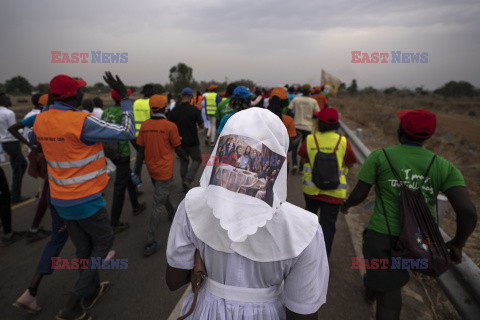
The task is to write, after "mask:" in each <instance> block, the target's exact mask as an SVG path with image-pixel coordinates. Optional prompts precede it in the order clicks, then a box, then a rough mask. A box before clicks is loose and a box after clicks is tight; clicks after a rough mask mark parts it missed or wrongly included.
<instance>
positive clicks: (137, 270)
mask: <svg viewBox="0 0 480 320" xmlns="http://www.w3.org/2000/svg"><path fill="white" fill-rule="evenodd" d="M201 141H203V139H201ZM202 148H203V149H204V150H202V151H203V153H210V152H209V150H210V149H209V148H205V147H203V146H202ZM2 168H3V169H4V171H5V173H6V174H7V176H8V178H9V179H10V175H11V170H10V167H9V166H8V165H6V166H5V165H4V166H2ZM144 169H145V168H144ZM178 171H179V170H178V161H177V162H176V167H175V173H174V183H173V185H172V188H171V192H170V196H171V200H172V202H173V203H174V204H177V203H179V202H180V201H181V200H182V199H183V197H184V193H183V192H182V188H181V185H180V182H179V181H180V179H179V172H178ZM199 177H200V173H199V174H198V177H197V180H198V178H199ZM142 178H143V181H144V182H145V183H144V186H143V190H144V193H143V195H142V196H141V199H140V200H141V201H144V202H146V204H147V210H146V211H145V212H144V213H143V214H142V215H140V216H137V217H134V216H133V215H132V214H131V207H130V204H129V203H128V197H127V201H126V205H125V206H124V210H123V213H122V221H126V222H128V223H130V229H128V230H126V231H124V232H122V233H120V234H118V235H117V236H116V237H115V243H114V249H115V250H116V252H117V258H128V269H126V270H103V271H101V279H104V280H109V281H111V283H112V284H113V286H112V288H111V290H110V291H109V292H108V294H106V295H105V296H104V297H103V298H102V300H101V301H100V303H99V304H98V305H97V306H96V307H95V308H94V309H93V310H92V311H91V315H92V317H93V319H101V320H110V319H111V320H113V319H118V320H122V319H141V320H148V319H160V320H161V319H167V318H168V317H169V315H170V314H171V312H172V310H173V309H174V307H175V305H176V304H177V302H178V301H179V299H180V298H181V296H182V294H183V293H184V291H185V288H186V287H184V288H182V289H180V290H178V291H176V292H170V291H169V290H168V289H167V287H166V284H165V280H164V275H165V268H166V257H165V246H163V247H162V249H161V250H160V251H159V252H157V253H156V254H154V255H152V256H151V257H149V258H144V257H143V255H142V248H143V245H144V241H145V237H146V225H147V221H148V220H147V219H148V217H149V214H150V210H151V202H152V191H153V188H152V185H151V183H150V180H149V179H148V176H147V171H146V170H143V177H142ZM300 178H301V176H300V175H295V176H289V179H288V199H287V200H288V201H290V202H292V203H294V204H296V205H299V206H302V207H303V206H304V200H303V194H302V191H301V179H300ZM23 181H24V195H26V196H33V195H34V194H35V193H36V191H37V189H38V182H37V181H35V180H34V179H32V178H31V177H29V176H28V175H25V178H24V180H23ZM112 193H113V187H112V183H110V184H109V186H108V187H107V189H106V190H105V199H106V201H107V203H108V205H107V208H108V209H110V205H111V201H112ZM35 208H36V201H32V202H30V203H27V204H25V205H23V206H20V207H18V208H16V209H14V210H13V228H14V230H26V229H27V228H28V227H29V226H30V223H31V221H32V219H33V216H34V213H35ZM50 223H51V219H50V217H49V214H48V212H47V214H46V215H45V218H44V220H43V222H42V226H43V227H44V228H47V229H50V227H48V226H49V225H50ZM169 228H170V223H169V221H168V219H167V217H166V216H165V217H163V220H162V224H161V226H160V228H159V230H158V237H159V239H160V240H161V241H162V242H163V243H165V242H166V241H167V237H168V231H169ZM46 241H47V240H46V239H45V240H42V241H38V242H35V243H33V244H27V243H26V242H25V240H22V241H19V242H18V243H15V244H13V245H11V246H10V247H6V248H0V320H10V319H12V320H13V319H15V320H17V319H18V320H22V319H32V316H31V315H28V314H26V313H24V312H22V311H20V310H17V309H15V308H13V307H12V306H11V304H12V302H14V301H15V299H16V298H17V297H18V296H19V295H20V294H21V293H23V291H24V290H25V289H26V287H27V286H28V284H29V282H30V280H31V277H32V276H33V273H34V271H35V267H36V264H37V262H38V259H39V257H40V255H41V252H42V250H43V247H44V245H45V243H46ZM61 256H62V258H67V259H71V258H74V257H75V250H74V247H73V245H72V243H71V242H70V241H68V242H67V244H66V246H65V248H64V249H63V251H62V254H61ZM352 256H356V254H355V252H354V248H353V245H352V240H351V237H350V233H349V229H348V227H347V223H346V221H345V218H344V217H343V216H339V219H338V222H337V234H336V237H335V242H334V245H333V251H332V255H331V258H330V283H329V290H328V296H327V303H326V304H325V305H324V306H323V307H322V308H321V310H320V317H319V318H320V319H357V320H359V319H372V318H373V312H372V308H371V306H370V305H368V304H366V303H365V301H364V298H363V288H362V285H361V276H360V273H359V272H358V271H357V270H351V269H350V266H351V260H350V257H352ZM76 279H77V272H76V271H75V270H56V271H55V272H54V274H53V275H51V276H48V277H45V278H44V280H43V282H42V284H41V286H40V288H39V293H38V295H37V297H38V302H39V304H40V306H42V307H43V311H42V312H41V313H40V314H39V315H38V316H36V317H35V318H36V319H42V320H43V319H54V317H55V314H56V312H57V311H58V309H59V308H61V307H62V306H63V305H64V303H65V302H66V300H67V299H68V292H69V290H70V289H71V288H72V287H73V285H74V283H75V281H76Z"/></svg>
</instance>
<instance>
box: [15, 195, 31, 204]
mask: <svg viewBox="0 0 480 320" xmlns="http://www.w3.org/2000/svg"><path fill="white" fill-rule="evenodd" d="M28 199H30V198H29V197H22V196H20V197H18V198H12V204H15V203H21V202H25V201H27V200H28Z"/></svg>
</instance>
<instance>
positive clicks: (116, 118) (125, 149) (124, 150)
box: [102, 106, 130, 158]
mask: <svg viewBox="0 0 480 320" xmlns="http://www.w3.org/2000/svg"><path fill="white" fill-rule="evenodd" d="M102 120H105V121H107V122H110V123H115V124H122V107H120V106H113V107H110V108H108V109H106V110H105V111H103V113H102ZM118 149H119V150H120V157H122V158H123V157H130V146H129V145H128V141H120V142H118Z"/></svg>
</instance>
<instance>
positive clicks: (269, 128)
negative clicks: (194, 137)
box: [166, 108, 329, 320]
mask: <svg viewBox="0 0 480 320" xmlns="http://www.w3.org/2000/svg"><path fill="white" fill-rule="evenodd" d="M224 135H238V136H245V137H248V138H250V139H254V140H257V141H258V142H260V143H262V144H263V145H264V146H266V147H267V148H269V149H270V150H271V151H272V152H274V153H276V154H277V155H278V158H279V159H280V160H281V169H280V170H279V172H278V176H276V177H273V178H274V179H275V183H274V184H273V186H271V188H272V190H271V192H272V193H273V203H272V204H271V205H269V204H268V203H266V202H265V201H263V200H261V199H258V198H255V197H252V196H249V195H246V194H240V193H235V192H233V191H230V190H227V189H225V188H223V187H221V186H218V185H213V184H209V182H210V176H211V174H212V169H213V168H212V167H211V166H210V167H206V168H205V171H204V172H203V175H202V178H201V181H200V185H201V186H200V187H198V188H194V189H192V190H190V192H189V193H188V194H187V195H186V197H185V200H184V201H182V202H181V204H180V205H179V207H178V210H177V213H176V215H175V219H174V221H173V223H172V227H171V229H170V235H169V238H168V245H167V262H168V266H167V272H166V281H167V284H168V286H169V288H170V289H171V290H176V289H178V288H180V287H182V286H184V285H185V284H187V283H189V282H190V270H192V269H193V267H194V260H195V259H194V256H195V251H196V250H198V251H199V252H200V255H201V257H202V260H203V262H204V264H205V267H206V272H207V278H206V279H205V280H204V281H203V283H202V286H201V288H200V291H199V295H198V301H197V304H196V308H195V310H194V312H193V314H192V315H190V316H189V317H188V318H187V319H195V320H196V319H202V320H203V319H221V320H224V319H225V320H230V319H232V320H237V319H238V320H240V319H246V320H249V319H251V320H253V319H263V320H278V319H280V320H282V319H317V318H318V310H319V308H320V306H321V305H322V304H324V303H325V301H326V295H327V287H328V276H329V268H328V260H327V255H326V251H325V244H324V241H323V233H322V229H321V227H320V225H319V224H318V219H316V217H315V216H313V215H312V214H311V213H309V212H307V211H305V210H303V209H301V208H299V207H297V206H294V205H292V204H290V203H288V202H286V195H287V189H286V185H287V171H286V166H287V163H286V161H285V159H286V154H287V151H288V141H289V139H288V134H287V131H286V129H285V126H284V125H283V123H282V121H281V120H280V119H279V118H278V117H277V116H276V115H274V114H273V113H271V112H270V111H269V110H266V109H260V108H251V109H248V110H244V111H241V112H238V113H236V114H235V115H233V116H232V117H231V118H230V119H229V121H228V122H227V124H226V126H225V128H224V130H223V131H222V134H221V136H224ZM219 140H220V139H219ZM217 147H218V145H217V146H215V149H214V150H213V152H212V157H213V156H214V155H215V154H216V148H217ZM192 301H193V293H192V292H190V293H189V294H188V296H187V298H186V299H185V301H184V304H183V307H182V315H183V314H186V313H187V311H188V310H189V309H190V306H191V305H192Z"/></svg>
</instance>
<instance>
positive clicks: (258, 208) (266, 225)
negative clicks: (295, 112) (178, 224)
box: [185, 108, 318, 261]
mask: <svg viewBox="0 0 480 320" xmlns="http://www.w3.org/2000/svg"><path fill="white" fill-rule="evenodd" d="M229 135H234V136H237V137H238V138H237V139H238V140H241V139H242V137H244V138H245V137H246V138H245V139H246V140H248V141H249V142H252V141H254V142H252V143H254V144H255V145H256V146H260V144H262V150H267V149H265V147H266V148H268V149H269V150H270V151H271V152H273V153H276V154H277V156H278V158H279V159H280V160H281V168H280V171H279V172H278V175H277V176H276V179H275V181H274V183H273V188H272V190H273V201H271V204H269V203H267V202H266V201H264V200H262V199H259V198H257V197H254V196H251V195H247V194H241V193H238V192H234V191H231V190H228V189H226V188H224V187H222V186H220V185H218V183H217V184H211V183H210V182H211V178H212V171H213V170H214V169H215V168H216V167H215V166H213V165H209V164H214V163H215V161H214V160H215V155H216V154H217V149H218V148H219V147H221V146H219V142H220V141H222V142H223V141H225V138H224V139H222V137H224V136H229ZM227 140H228V139H227ZM238 140H237V141H238ZM288 144H289V138H288V133H287V130H286V128H285V125H284V124H283V122H282V121H281V120H280V118H279V117H278V116H277V115H275V114H273V113H272V112H271V111H269V110H267V109H263V108H250V109H247V110H244V111H240V112H237V113H236V114H234V115H233V116H232V117H230V119H228V122H227V123H226V125H225V127H224V129H223V131H222V134H221V135H220V137H219V139H218V141H217V144H216V145H215V148H214V150H213V152H212V154H211V156H210V159H209V162H208V163H209V164H207V166H206V168H205V170H204V172H203V175H202V177H201V179H200V187H199V188H194V189H192V190H190V192H189V193H188V194H187V196H186V198H185V206H186V211H187V215H188V217H189V221H190V224H191V226H192V229H193V231H194V233H195V235H196V236H197V237H198V238H199V239H200V240H202V241H203V242H204V243H206V244H208V245H209V246H211V247H212V248H214V249H215V250H217V251H223V252H227V253H232V252H236V253H238V254H240V255H242V256H245V257H247V258H249V259H252V260H254V261H276V260H282V259H287V258H293V257H295V256H297V255H298V254H300V252H301V251H302V250H303V249H305V247H306V246H307V245H308V244H309V243H310V241H311V240H312V239H313V237H314V235H315V233H316V231H317V229H318V218H317V217H316V216H315V215H313V214H311V213H310V212H306V211H305V210H303V209H300V208H298V207H296V206H293V205H291V204H288V203H286V197H287V161H286V157H287V152H288ZM270 151H269V152H270ZM262 152H263V151H262ZM282 160H283V161H282ZM230 169H231V168H230Z"/></svg>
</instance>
